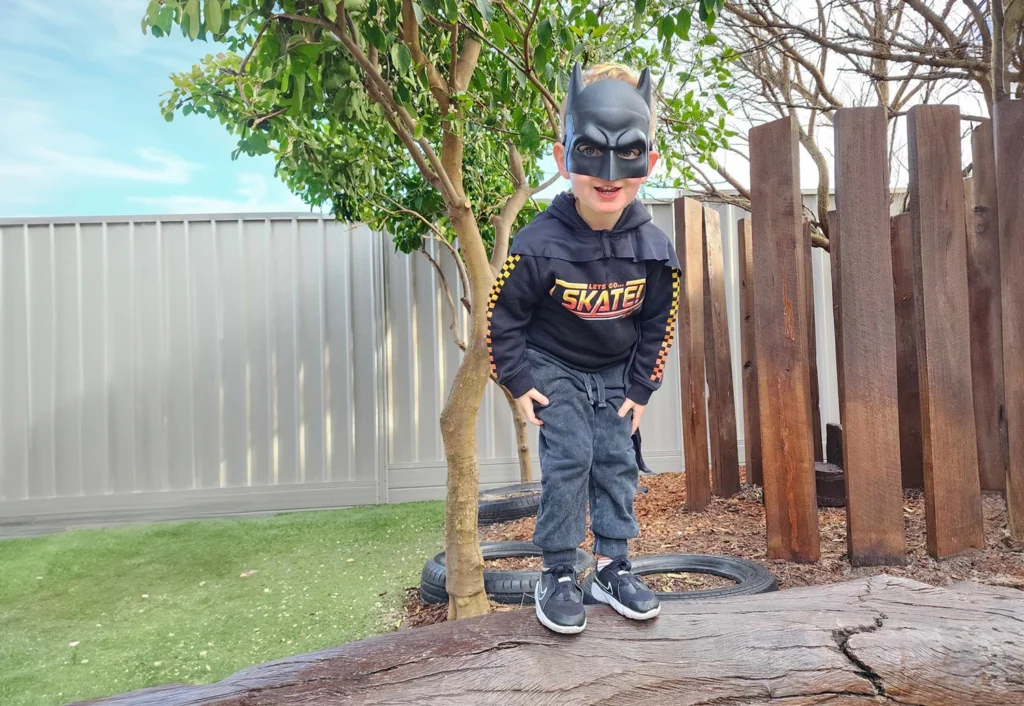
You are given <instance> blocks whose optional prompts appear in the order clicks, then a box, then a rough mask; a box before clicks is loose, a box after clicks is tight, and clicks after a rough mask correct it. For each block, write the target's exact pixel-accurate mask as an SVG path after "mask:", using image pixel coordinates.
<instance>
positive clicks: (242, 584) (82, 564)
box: [0, 502, 444, 706]
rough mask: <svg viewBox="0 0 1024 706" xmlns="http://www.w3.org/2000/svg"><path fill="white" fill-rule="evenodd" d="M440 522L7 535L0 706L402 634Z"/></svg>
mask: <svg viewBox="0 0 1024 706" xmlns="http://www.w3.org/2000/svg"><path fill="white" fill-rule="evenodd" d="M443 519H444V509H443V504H442V503H439V502H430V503H409V504H405V505H389V506H377V507H368V508H353V509H349V510H337V511H329V512H308V513H292V514H286V515H278V516H276V517H273V518H268V519H239V520H206V521H200V522H180V523H168V524H154V525H145V526H134V527H119V528H115V529H106V530H88V531H77V532H69V533H64V534H59V535H52V536H48V537H39V538H31V539H17V540H9V541H0V704H5V706H18V705H22V704H23V705H25V706H44V705H46V704H67V703H70V702H73V701H77V700H81V699H87V698H96V697H100V696H108V695H112V694H117V693H122V692H125V691H130V690H133V689H138V688H142V687H145V686H152V685H156V684H165V683H174V682H183V683H209V682H213V681H217V680H219V679H222V678H224V677H225V676H228V675H229V674H232V673H233V672H236V671H238V670H239V669H242V668H244V667H246V666H248V665H252V664H258V663H260V662H265V661H267V660H270V659H276V658H279V657H283V656H287V655H292V654H298V653H302V652H309V651H311V650H316V649H320V648H324V647H330V646H333V645H338V644H341V643H344V642H348V641H351V640H357V639H360V638H363V637H366V636H368V635H373V634H377V633H381V632H386V631H388V630H391V629H394V627H395V624H396V621H397V620H398V614H399V613H400V611H401V606H402V600H403V596H404V589H405V588H406V587H409V586H415V585H417V584H418V582H419V573H420V571H421V570H422V568H423V563H424V562H425V561H426V559H427V558H428V557H429V556H432V555H433V554H435V553H436V552H438V551H441V548H442V546H443ZM254 570H255V571H256V573H254V574H251V575H249V576H247V577H244V578H243V577H242V576H241V574H242V573H243V572H249V571H254ZM385 592H386V593H385ZM382 593H383V594H384V595H379V594H382ZM76 643H77V644H76Z"/></svg>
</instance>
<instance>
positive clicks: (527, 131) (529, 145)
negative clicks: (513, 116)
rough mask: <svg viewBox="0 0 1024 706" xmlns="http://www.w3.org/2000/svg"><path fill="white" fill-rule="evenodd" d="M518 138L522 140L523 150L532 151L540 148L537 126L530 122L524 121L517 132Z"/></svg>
mask: <svg viewBox="0 0 1024 706" xmlns="http://www.w3.org/2000/svg"><path fill="white" fill-rule="evenodd" d="M519 137H520V138H521V139H522V144H523V148H524V149H526V150H529V151H533V150H535V149H537V148H538V147H539V146H540V131H539V130H538V129H537V124H536V123H535V122H533V121H532V120H528V121H526V123H525V124H524V125H523V128H522V130H520V132H519Z"/></svg>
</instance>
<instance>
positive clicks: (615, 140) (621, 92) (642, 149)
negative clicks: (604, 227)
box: [562, 63, 652, 181]
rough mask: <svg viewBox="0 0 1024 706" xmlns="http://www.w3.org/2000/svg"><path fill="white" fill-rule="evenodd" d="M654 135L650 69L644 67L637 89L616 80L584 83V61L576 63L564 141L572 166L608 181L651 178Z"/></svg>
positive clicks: (573, 170) (570, 85)
mask: <svg viewBox="0 0 1024 706" xmlns="http://www.w3.org/2000/svg"><path fill="white" fill-rule="evenodd" d="M650 135H651V71H650V69H644V70H643V72H642V73H641V74H640V79H639V81H638V82H637V85H636V87H635V88H634V87H633V86H632V85H630V84H628V83H626V82H625V81H620V80H618V79H614V78H604V79H600V80H598V81H594V82H593V83H591V84H590V85H584V83H583V72H582V71H581V70H580V65H579V64H578V63H577V64H576V65H575V66H574V67H573V70H572V76H571V77H570V78H569V95H568V96H567V97H566V108H565V137H564V138H563V140H562V143H563V144H564V145H565V166H566V169H568V170H569V171H570V172H573V173H576V174H586V175H588V176H592V177H598V178H600V179H606V180H608V181H615V180H616V179H632V178H637V177H645V176H647V169H648V165H649V164H650V160H649V158H648V155H649V154H650V151H651V148H652V145H651V139H650ZM634 150H635V151H636V152H639V155H638V156H634V155H635V154H636V152H634Z"/></svg>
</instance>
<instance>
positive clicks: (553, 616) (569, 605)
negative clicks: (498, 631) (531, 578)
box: [533, 564, 587, 635]
mask: <svg viewBox="0 0 1024 706" xmlns="http://www.w3.org/2000/svg"><path fill="white" fill-rule="evenodd" d="M533 602H534V603H535V604H536V610H537V619H538V620H539V621H540V622H541V624H542V625H543V626H544V627H546V628H548V629H549V630H554V631H555V632H558V633H562V634H563V635H571V634H573V633H578V632H583V629H584V628H585V627H587V614H586V613H585V612H584V610H583V590H582V589H581V588H580V587H579V585H578V584H577V583H576V571H575V570H574V569H573V568H572V567H571V566H565V565H564V564H560V565H558V566H553V567H551V568H550V569H544V570H543V571H542V572H541V574H540V581H538V582H537V588H536V589H534V591H533Z"/></svg>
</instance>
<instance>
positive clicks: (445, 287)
mask: <svg viewBox="0 0 1024 706" xmlns="http://www.w3.org/2000/svg"><path fill="white" fill-rule="evenodd" d="M420 252H421V253H423V256H424V257H425V258H427V260H429V261H430V264H431V265H433V266H434V270H435V271H436V272H437V276H438V278H439V279H440V284H441V291H443V292H444V294H445V296H446V298H447V299H448V313H449V314H451V317H452V324H451V326H449V328H450V329H451V330H452V335H454V336H455V345H457V346H458V347H459V349H460V350H463V351H465V350H466V339H465V337H464V336H463V335H462V332H461V331H460V328H461V327H460V326H459V312H458V309H457V308H456V306H455V299H454V298H453V297H452V288H451V287H450V286H449V284H448V278H447V277H445V276H444V270H442V269H441V265H440V264H438V262H437V260H435V259H434V257H433V256H432V255H431V254H430V253H429V252H427V249H426V248H425V247H424V248H420Z"/></svg>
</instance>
